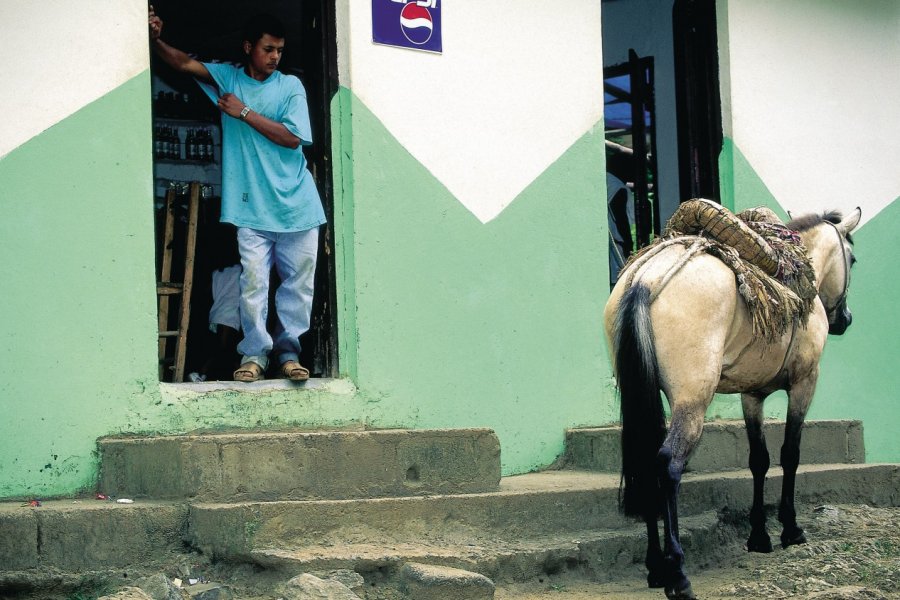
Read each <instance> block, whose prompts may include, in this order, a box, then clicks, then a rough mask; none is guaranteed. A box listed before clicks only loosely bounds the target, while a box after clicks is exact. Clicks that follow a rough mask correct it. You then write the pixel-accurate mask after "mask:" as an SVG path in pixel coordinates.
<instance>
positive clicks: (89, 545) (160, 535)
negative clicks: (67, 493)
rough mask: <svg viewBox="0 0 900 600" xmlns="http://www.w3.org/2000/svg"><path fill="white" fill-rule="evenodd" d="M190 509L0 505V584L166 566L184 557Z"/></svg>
mask: <svg viewBox="0 0 900 600" xmlns="http://www.w3.org/2000/svg"><path fill="white" fill-rule="evenodd" d="M188 510H189V509H188V506H187V505H186V504H183V503H170V502H148V501H145V502H136V503H134V504H117V503H115V502H109V501H100V500H91V499H83V500H52V501H45V502H43V503H42V505H41V506H40V507H34V508H32V507H29V506H27V505H25V506H23V505H22V504H20V503H0V582H2V581H4V580H5V579H4V577H5V576H7V575H9V572H14V571H26V570H29V569H40V570H42V571H58V572H69V573H84V572H88V571H94V570H98V569H104V568H112V567H114V568H119V567H122V566H127V565H130V564H148V563H152V562H154V561H164V560H165V559H166V558H167V556H168V555H169V554H170V553H173V552H179V551H182V550H183V548H184V542H183V540H182V535H183V532H184V527H185V524H186V523H187V517H188Z"/></svg>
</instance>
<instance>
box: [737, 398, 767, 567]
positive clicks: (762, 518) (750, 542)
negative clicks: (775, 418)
mask: <svg viewBox="0 0 900 600" xmlns="http://www.w3.org/2000/svg"><path fill="white" fill-rule="evenodd" d="M765 398H766V397H765V396H764V395H759V394H741V405H742V408H743V410H744V424H745V425H746V427H747V441H748V442H749V443H750V472H751V473H752V474H753V507H752V508H751V509H750V537H749V538H748V539H747V550H748V551H749V552H771V551H772V540H771V538H769V533H768V532H767V531H766V508H765V504H764V498H763V493H764V491H765V486H766V473H767V472H768V471H769V450H768V449H767V448H766V436H765V434H764V433H763V428H762V426H763V410H762V408H763V400H765Z"/></svg>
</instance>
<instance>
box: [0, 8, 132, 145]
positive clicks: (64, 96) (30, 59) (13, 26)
mask: <svg viewBox="0 0 900 600" xmlns="http://www.w3.org/2000/svg"><path fill="white" fill-rule="evenodd" d="M0 15H2V19H0V38H2V39H3V45H4V48H5V50H4V52H3V53H2V55H0V107H2V110H3V115H4V116H3V118H2V119H0V156H3V155H5V154H8V153H9V152H10V151H11V150H13V149H14V148H16V147H18V146H20V145H21V144H23V143H24V142H26V141H28V140H29V139H31V138H32V137H34V136H35V135H37V134H38V133H40V132H41V131H44V130H45V129H47V128H48V127H50V126H52V125H54V124H55V123H57V122H59V121H61V120H62V119H64V118H65V117H67V116H69V115H70V114H72V113H74V112H75V111H77V110H78V109H80V108H81V107H83V106H85V105H86V104H88V103H90V102H92V101H94V100H96V99H97V98H99V97H101V96H103V95H104V94H106V93H107V92H110V91H112V90H113V89H115V88H116V87H118V86H119V85H121V84H122V83H124V82H126V81H127V80H129V79H131V78H132V77H134V76H135V75H138V74H139V73H141V72H142V71H144V70H146V69H148V68H149V66H150V53H149V49H148V48H149V47H148V45H147V44H148V39H147V3H146V2H138V1H135V0H89V1H88V2H78V3H73V2H68V1H66V0H42V1H41V2H16V1H14V0H0ZM148 102H149V97H148ZM111 125H113V126H114V124H111Z"/></svg>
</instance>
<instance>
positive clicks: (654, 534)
mask: <svg viewBox="0 0 900 600" xmlns="http://www.w3.org/2000/svg"><path fill="white" fill-rule="evenodd" d="M656 518H657V515H656V513H655V512H654V513H653V514H650V515H645V516H644V522H645V523H646V524H647V556H646V558H645V560H644V565H645V566H646V567H647V587H651V588H661V587H665V586H666V575H665V565H664V564H663V552H662V547H661V546H660V545H659V526H658V525H657V522H656Z"/></svg>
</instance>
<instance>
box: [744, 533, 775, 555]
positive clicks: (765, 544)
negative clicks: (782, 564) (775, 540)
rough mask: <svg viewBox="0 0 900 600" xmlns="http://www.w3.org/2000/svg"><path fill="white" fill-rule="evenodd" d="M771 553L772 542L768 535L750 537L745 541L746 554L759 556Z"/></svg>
mask: <svg viewBox="0 0 900 600" xmlns="http://www.w3.org/2000/svg"><path fill="white" fill-rule="evenodd" d="M771 551H772V540H771V539H770V538H769V536H768V535H766V534H763V535H758V536H757V535H751V536H750V538H749V539H747V552H759V553H761V554H768V553H769V552H771Z"/></svg>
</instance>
